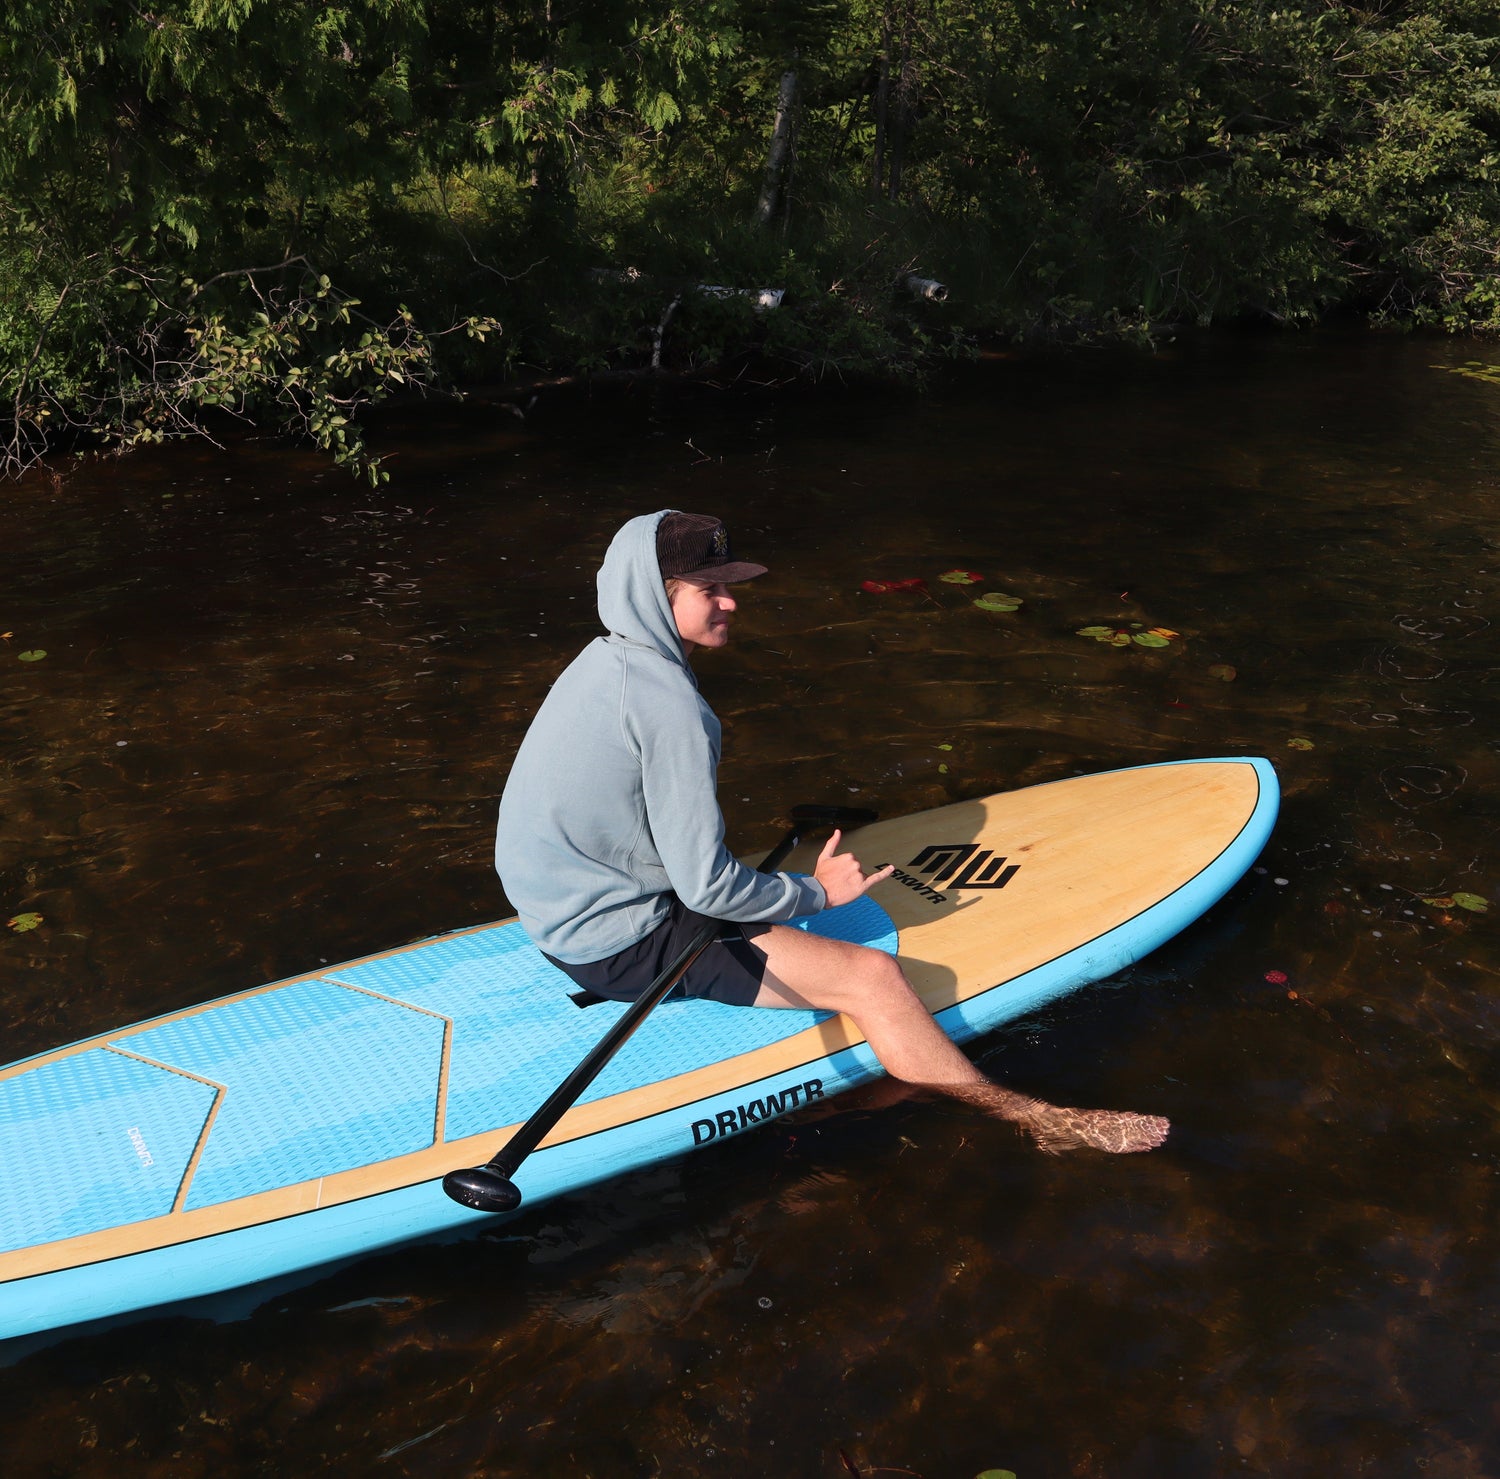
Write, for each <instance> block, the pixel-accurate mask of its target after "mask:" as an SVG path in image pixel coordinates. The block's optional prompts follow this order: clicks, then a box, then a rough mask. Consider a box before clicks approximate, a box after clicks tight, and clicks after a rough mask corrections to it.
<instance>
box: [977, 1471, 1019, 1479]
mask: <svg viewBox="0 0 1500 1479" xmlns="http://www.w3.org/2000/svg"><path fill="white" fill-rule="evenodd" d="M974 1479H1016V1471H1015V1470H1014V1469H986V1470H985V1471H984V1472H983V1473H982V1474H976V1475H975V1476H974Z"/></svg>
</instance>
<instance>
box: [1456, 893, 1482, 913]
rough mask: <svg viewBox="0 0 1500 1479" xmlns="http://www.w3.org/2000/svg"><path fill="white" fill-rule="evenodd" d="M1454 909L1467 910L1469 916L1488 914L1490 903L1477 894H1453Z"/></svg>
mask: <svg viewBox="0 0 1500 1479" xmlns="http://www.w3.org/2000/svg"><path fill="white" fill-rule="evenodd" d="M1453 903H1454V907H1455V908H1458V909H1467V910H1468V911H1469V912H1470V913H1471V914H1488V913H1489V910H1490V901H1489V900H1488V899H1486V898H1482V897H1481V896H1480V895H1479V894H1454V895H1453Z"/></svg>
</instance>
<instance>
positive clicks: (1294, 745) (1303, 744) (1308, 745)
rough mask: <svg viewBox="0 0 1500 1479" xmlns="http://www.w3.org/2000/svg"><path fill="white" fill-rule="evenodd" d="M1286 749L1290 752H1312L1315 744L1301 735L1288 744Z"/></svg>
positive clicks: (1290, 740)
mask: <svg viewBox="0 0 1500 1479" xmlns="http://www.w3.org/2000/svg"><path fill="white" fill-rule="evenodd" d="M1286 747H1287V749H1289V750H1310V749H1312V748H1313V742H1312V741H1311V740H1310V739H1303V738H1302V736H1301V735H1297V736H1296V737H1295V738H1293V739H1289V740H1288V741H1287V742H1286Z"/></svg>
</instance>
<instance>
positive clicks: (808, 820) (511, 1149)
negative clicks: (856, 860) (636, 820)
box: [443, 806, 876, 1212]
mask: <svg viewBox="0 0 1500 1479" xmlns="http://www.w3.org/2000/svg"><path fill="white" fill-rule="evenodd" d="M875 816H876V813H875V812H873V811H866V810H864V809H863V808H862V807H855V806H794V807H793V808H792V825H791V828H790V829H789V830H788V832H787V834H786V836H785V837H783V838H782V839H781V841H780V842H778V843H777V844H776V846H775V847H773V848H772V849H771V851H770V852H769V853H767V854H766V857H765V859H764V861H763V862H762V863H761V864H760V870H759V871H760V872H762V873H774V872H775V871H776V869H777V868H778V867H779V866H780V865H781V863H782V861H783V860H784V859H785V858H786V856H787V854H788V853H790V852H791V850H792V849H793V848H794V847H796V846H797V844H798V843H799V842H801V841H802V834H803V833H804V832H806V831H809V830H811V829H812V828H813V827H862V826H864V825H865V824H866V823H867V822H873V821H874V820H875ZM723 923H724V921H723V920H718V919H716V920H714V921H713V923H712V924H709V925H705V926H704V927H703V929H701V930H700V931H699V932H698V933H697V934H696V935H694V936H693V938H692V939H691V940H690V941H689V942H688V944H687V947H686V948H685V949H684V950H683V952H682V953H681V954H680V955H679V956H678V957H677V959H676V960H674V961H673V962H672V963H671V964H670V965H669V966H668V967H667V968H666V969H665V970H664V971H663V972H662V973H661V974H660V975H659V976H658V977H657V978H656V979H655V980H654V981H653V982H652V983H651V984H650V985H649V986H648V987H647V988H646V989H645V990H644V991H643V992H642V993H641V994H640V995H639V996H638V997H637V998H636V999H635V1000H634V1001H633V1002H631V1004H630V1006H629V1008H628V1010H627V1011H626V1012H625V1014H624V1016H622V1017H621V1018H620V1020H619V1021H618V1022H616V1023H615V1025H614V1026H613V1027H611V1028H610V1029H609V1031H608V1032H606V1033H605V1034H604V1036H603V1037H602V1038H600V1040H599V1042H598V1044H597V1046H596V1047H595V1048H594V1050H593V1051H592V1052H591V1053H590V1054H589V1055H588V1057H586V1058H585V1059H584V1060H583V1062H581V1063H580V1064H579V1065H578V1067H577V1068H575V1069H574V1070H573V1071H572V1073H570V1074H569V1075H568V1076H567V1078H565V1079H564V1080H563V1081H562V1082H561V1083H560V1084H559V1085H558V1086H557V1087H556V1088H555V1089H554V1090H553V1091H552V1093H551V1095H550V1096H549V1097H548V1098H547V1100H546V1102H545V1103H544V1104H543V1105H542V1106H541V1108H540V1109H538V1110H537V1111H536V1113H535V1114H533V1115H532V1116H531V1118H530V1119H529V1120H527V1121H526V1123H525V1124H524V1125H522V1126H521V1127H520V1129H518V1130H517V1131H516V1133H515V1134H514V1135H512V1136H511V1137H510V1139H509V1140H508V1141H506V1143H505V1145H504V1147H503V1148H502V1149H501V1150H500V1151H498V1152H497V1153H496V1154H495V1155H494V1156H493V1157H491V1159H490V1160H488V1161H487V1162H486V1163H485V1164H484V1165H482V1166H473V1167H470V1168H468V1169H466V1170H462V1171H450V1172H449V1173H448V1174H447V1175H446V1176H444V1177H443V1190H444V1191H445V1192H447V1193H448V1195H449V1196H450V1197H452V1198H453V1200H454V1201H455V1202H462V1203H463V1205H464V1206H466V1207H472V1208H473V1209H474V1210H475V1211H476V1212H510V1211H512V1210H514V1209H515V1208H516V1207H519V1206H520V1205H521V1192H520V1189H519V1188H518V1187H517V1186H516V1184H515V1182H514V1181H512V1180H511V1177H513V1176H514V1175H515V1174H516V1171H517V1169H518V1168H519V1167H520V1165H521V1162H522V1161H524V1160H525V1159H526V1157H527V1156H529V1155H530V1154H531V1152H532V1151H534V1150H535V1149H536V1148H537V1146H538V1145H539V1144H540V1143H541V1141H542V1139H543V1137H544V1136H545V1135H546V1134H547V1132H548V1131H549V1130H550V1129H551V1128H552V1127H553V1125H555V1124H556V1123H557V1122H558V1120H560V1119H561V1118H562V1117H563V1115H565V1114H566V1113H567V1112H568V1110H569V1109H570V1108H571V1107H572V1105H573V1103H574V1101H576V1100H577V1098H578V1096H579V1095H580V1094H582V1093H583V1091H584V1090H585V1089H586V1088H588V1086H589V1085H590V1084H591V1083H593V1081H594V1080H595V1079H596V1078H597V1077H598V1076H599V1074H600V1073H601V1072H602V1071H603V1070H604V1067H605V1065H606V1064H607V1063H608V1062H609V1060H610V1059H611V1058H613V1057H614V1056H615V1054H616V1053H617V1052H619V1050H620V1049H621V1048H622V1047H623V1046H624V1045H625V1043H626V1041H627V1040H628V1039H629V1038H630V1036H631V1034H632V1033H633V1032H634V1031H635V1030H636V1028H637V1027H639V1026H640V1025H641V1023H642V1022H644V1021H645V1020H646V1017H647V1016H648V1015H649V1014H650V1012H651V1009H652V1008H653V1007H654V1006H656V1004H657V1003H658V1002H659V1001H661V1000H662V998H663V997H665V996H666V995H667V993H668V992H669V991H671V989H672V988H673V987H674V986H675V985H676V984H677V982H678V981H679V980H680V979H681V978H682V976H683V975H684V974H685V973H686V971H687V969H688V967H689V966H691V965H692V963H693V962H694V961H695V960H697V958H698V957H699V956H700V955H702V953H703V952H704V951H705V950H706V949H707V948H708V946H709V945H710V944H711V943H712V942H713V941H714V940H715V939H716V938H717V937H718V933H719V930H720V929H721V928H722V926H723Z"/></svg>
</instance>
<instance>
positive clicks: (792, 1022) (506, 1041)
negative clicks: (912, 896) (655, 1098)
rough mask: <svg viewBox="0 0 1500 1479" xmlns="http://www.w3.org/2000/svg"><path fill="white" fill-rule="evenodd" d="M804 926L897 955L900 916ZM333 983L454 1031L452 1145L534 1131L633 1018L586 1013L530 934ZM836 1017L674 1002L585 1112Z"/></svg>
mask: <svg viewBox="0 0 1500 1479" xmlns="http://www.w3.org/2000/svg"><path fill="white" fill-rule="evenodd" d="M792 923H793V924H794V925H795V926H796V927H797V928H799V929H806V930H811V931H812V932H813V933H815V934H819V935H826V936H829V937H830V938H832V939H840V940H851V941H853V942H855V943H857V944H862V945H870V946H873V947H874V948H876V949H878V950H884V951H886V952H888V953H891V954H894V953H895V950H896V945H897V935H896V928H895V926H894V925H893V924H892V923H891V918H890V915H888V914H887V913H886V912H885V910H884V909H882V908H881V907H880V905H879V904H877V903H875V901H874V900H873V899H870V898H863V899H859V900H856V901H855V902H854V903H852V904H846V905H844V906H843V907H842V908H840V909H831V910H828V911H826V912H825V913H822V914H815V915H810V916H808V917H805V918H802V919H797V920H794V921H792ZM331 974H333V975H335V976H336V977H337V979H338V980H340V981H347V982H349V983H350V984H351V985H356V986H363V987H364V988H365V989H366V990H368V991H379V992H381V993H383V994H385V995H388V996H394V997H397V998H399V999H400V1000H401V1001H405V1002H410V1003H411V1004H412V1005H414V1006H420V1007H426V1008H427V1010H428V1011H431V1012H440V1013H441V1014H442V1015H444V1016H446V1017H451V1018H452V1019H453V1048H452V1057H451V1060H450V1063H449V1069H448V1117H447V1126H446V1131H445V1137H444V1138H445V1139H447V1140H458V1139H461V1138H463V1137H464V1136H466V1135H478V1134H482V1133H484V1132H485V1131H487V1130H494V1129H497V1128H500V1127H503V1126H505V1125H511V1124H515V1123H517V1122H518V1121H520V1120H524V1119H525V1118H526V1117H527V1115H529V1114H530V1113H531V1112H532V1110H534V1109H535V1108H536V1107H537V1105H538V1104H540V1103H541V1101H542V1100H543V1099H544V1098H546V1096H547V1095H548V1094H549V1093H551V1092H552V1090H553V1089H554V1088H556V1087H557V1085H558V1084H559V1083H561V1082H562V1080H563V1079H564V1078H565V1077H566V1076H567V1075H568V1074H569V1073H570V1072H571V1071H572V1070H573V1068H574V1067H576V1066H577V1064H578V1062H579V1061H580V1060H581V1059H582V1058H583V1056H584V1054H586V1053H587V1052H588V1051H589V1049H590V1048H592V1047H593V1045H594V1044H595V1043H596V1042H598V1041H599V1039H600V1038H601V1037H603V1036H604V1034H605V1032H607V1031H608V1030H609V1028H610V1027H611V1026H612V1025H613V1024H614V1023H615V1022H616V1021H617V1020H618V1019H619V1018H620V1017H621V1016H622V1015H623V1014H624V1012H625V1010H626V1005H625V1003H623V1002H612V1001H610V1002H600V1003H598V1004H597V1005H595V1006H591V1007H588V1008H586V1009H583V1010H580V1009H579V1008H578V1007H577V1006H576V1005H574V1003H573V1002H572V1000H571V999H570V998H569V995H568V993H569V992H571V991H573V990H575V989H576V988H575V987H574V985H573V983H572V981H571V980H569V979H568V977H567V976H565V975H564V974H563V973H562V972H561V971H559V970H557V969H556V968H555V967H553V966H550V965H548V964H547V962H546V961H545V960H543V959H542V958H541V957H540V956H539V955H538V953H537V951H536V949H535V947H534V946H533V945H532V944H531V942H530V940H529V939H527V937H526V934H525V932H524V931H523V930H522V929H521V927H520V925H518V924H507V925H500V926H497V927H496V928H493V929H487V930H479V931H475V932H474V933H472V934H465V935H456V936H450V937H447V938H443V939H437V940H431V941H428V942H427V943H425V944H423V945H421V946H418V947H417V948H416V949H414V950H409V951H404V952H402V953H400V954H397V955H391V956H387V957H386V958H384V959H382V960H373V961H368V962H366V963H365V964H363V965H358V966H353V967H343V968H335V970H334V971H333V972H332V973H331ZM829 1015H830V1014H829V1013H827V1012H794V1011H755V1010H750V1009H746V1008H744V1007H728V1006H722V1005H720V1004H719V1003H718V1002H712V1001H683V1000H677V1001H665V1002H663V1003H662V1004H661V1005H660V1006H659V1007H657V1009H656V1010H655V1011H654V1012H652V1014H651V1015H650V1016H649V1017H647V1019H646V1021H645V1022H644V1023H643V1024H642V1025H641V1027H640V1028H639V1029H638V1030H637V1031H636V1033H635V1035H634V1036H633V1037H631V1039H630V1041H629V1042H628V1043H626V1045H625V1046H624V1047H623V1048H622V1049H621V1050H620V1051H619V1053H617V1054H616V1055H615V1057H614V1059H613V1060H612V1061H611V1062H610V1064H609V1066H608V1067H607V1068H606V1069H605V1070H604V1072H603V1073H601V1074H600V1075H599V1077H598V1078H597V1079H596V1080H595V1081H594V1083H593V1084H592V1085H591V1086H590V1087H589V1089H588V1091H587V1092H586V1093H585V1094H584V1095H583V1096H582V1097H581V1099H580V1101H579V1102H580V1103H584V1104H587V1103H589V1102H590V1101H592V1100H595V1099H602V1098H605V1097H607V1096H608V1095H610V1094H618V1093H621V1092H622V1091H624V1090H627V1089H633V1088H637V1087H639V1086H640V1085H642V1084H649V1083H656V1082H658V1081H659V1080H661V1079H665V1078H672V1077H674V1076H675V1075H677V1074H680V1073H687V1072H690V1071H691V1070H692V1069H695V1068H701V1067H703V1066H704V1065H705V1064H709V1063H717V1062H720V1061H721V1060H723V1059H725V1058H732V1057H736V1056H738V1055H739V1054H741V1053H749V1052H753V1051H754V1050H755V1049H757V1048H762V1047H765V1046H766V1045H767V1044H769V1043H773V1042H779V1041H780V1040H781V1039H782V1038H785V1037H790V1036H792V1035H793V1034H794V1033H797V1032H801V1031H803V1030H804V1029H805V1028H807V1027H810V1026H812V1025H813V1024H814V1023H817V1022H821V1021H823V1020H825V1019H826V1018H827V1017H828V1016H829Z"/></svg>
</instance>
